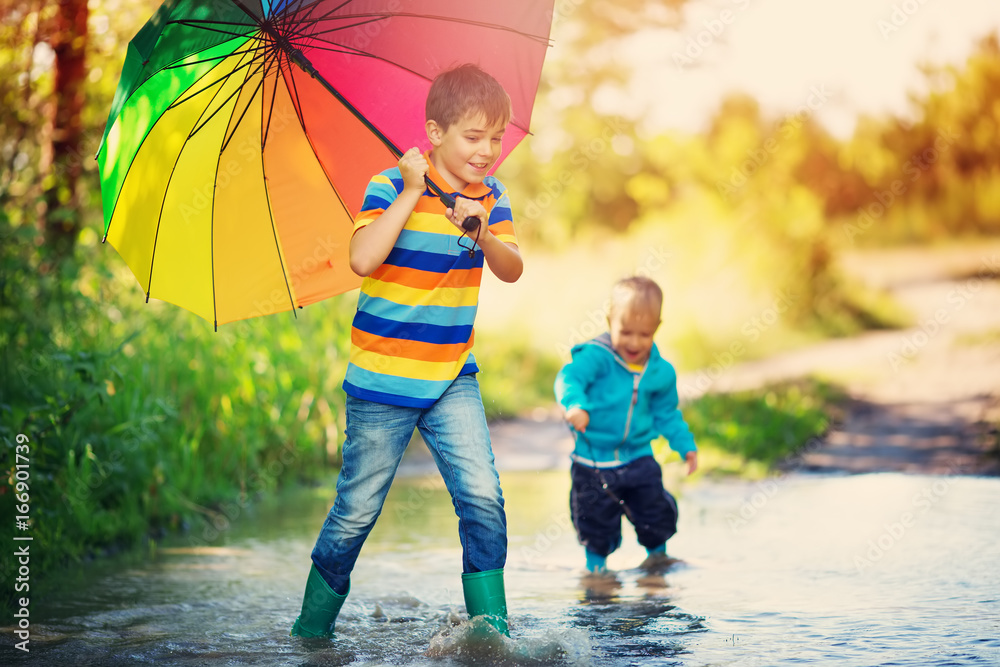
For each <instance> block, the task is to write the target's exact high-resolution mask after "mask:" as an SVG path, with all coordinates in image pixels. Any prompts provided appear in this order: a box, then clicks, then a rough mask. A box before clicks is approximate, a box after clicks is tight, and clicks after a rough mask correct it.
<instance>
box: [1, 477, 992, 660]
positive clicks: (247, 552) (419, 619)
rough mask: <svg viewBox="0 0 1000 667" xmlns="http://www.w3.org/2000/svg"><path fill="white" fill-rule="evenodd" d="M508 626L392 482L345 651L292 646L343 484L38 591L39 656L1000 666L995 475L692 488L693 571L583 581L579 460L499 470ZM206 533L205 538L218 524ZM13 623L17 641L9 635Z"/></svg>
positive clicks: (429, 489)
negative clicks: (475, 600)
mask: <svg viewBox="0 0 1000 667" xmlns="http://www.w3.org/2000/svg"><path fill="white" fill-rule="evenodd" d="M501 476H502V482H503V486H504V491H505V496H506V498H507V509H508V523H509V526H510V540H509V542H510V547H509V557H508V565H507V569H506V588H507V596H508V606H509V609H510V614H511V616H510V625H511V635H512V638H510V639H507V638H503V637H500V636H498V635H496V634H495V633H494V634H492V635H491V634H490V631H489V629H487V626H482V625H477V621H473V622H472V623H470V622H469V620H468V618H467V617H466V615H465V610H464V605H463V599H462V590H461V579H460V576H461V551H460V548H459V544H458V537H457V531H456V525H457V520H456V519H455V516H454V513H453V510H452V507H451V502H450V499H449V498H448V495H447V492H446V491H445V490H444V487H443V485H442V484H441V482H440V479H439V478H438V477H437V475H436V474H435V473H428V474H418V475H415V476H410V477H404V478H399V479H397V481H396V483H395V484H394V487H393V490H392V492H391V493H390V498H389V502H388V503H387V505H386V508H385V511H384V512H383V515H382V517H381V518H380V520H379V523H378V524H377V526H376V528H375V530H374V531H373V533H372V536H371V538H370V539H369V541H368V543H367V544H366V545H365V548H364V551H363V552H362V555H361V559H360V561H359V564H358V567H357V569H356V570H355V573H354V576H353V579H352V591H351V595H350V597H349V598H348V600H347V603H346V604H345V606H344V609H343V611H342V613H341V615H340V618H339V619H338V622H337V636H336V639H335V640H334V641H327V640H304V639H300V638H290V637H289V636H288V630H289V628H290V626H291V624H292V621H293V620H294V618H295V616H296V614H297V612H298V608H299V603H300V601H301V593H302V587H303V586H304V582H305V577H306V574H307V571H308V568H309V552H310V550H311V549H312V543H313V540H314V538H315V534H316V531H317V530H318V529H319V526H320V524H321V522H322V520H323V517H324V516H325V514H326V511H327V509H328V506H329V504H330V502H331V501H332V497H333V492H332V490H329V489H327V490H313V491H309V492H298V493H296V494H292V495H286V496H284V497H282V498H281V499H279V500H276V501H273V502H267V503H265V502H263V501H261V502H257V503H255V504H254V505H253V506H251V507H250V508H248V511H247V512H246V513H245V514H244V515H243V516H241V517H240V519H239V520H238V521H235V522H233V523H232V524H231V525H229V526H227V527H224V529H222V530H216V531H215V535H214V536H213V537H212V539H211V540H207V539H204V536H203V534H202V533H201V532H200V530H199V529H195V530H194V531H192V533H191V535H188V536H186V537H183V538H179V539H176V540H173V541H171V542H170V543H169V544H164V545H161V546H160V547H159V548H158V549H157V550H156V552H155V553H154V554H153V555H152V556H150V557H146V556H144V557H136V556H132V557H129V558H119V559H115V560H110V561H104V562H99V563H95V564H92V565H90V566H87V567H86V568H84V569H83V570H81V571H80V572H78V573H74V574H72V575H67V576H65V577H63V578H60V579H59V581H55V578H54V577H52V576H51V575H50V577H49V580H48V581H47V582H46V588H47V589H48V590H47V593H46V595H45V596H44V598H43V599H41V600H38V601H37V603H36V602H35V601H34V600H33V607H32V610H31V613H32V626H31V627H32V635H31V643H30V648H31V652H30V654H24V653H22V652H21V651H17V650H15V649H14V648H13V647H12V643H13V641H8V642H5V643H4V645H3V646H2V647H0V663H2V664H5V665H7V664H22V663H23V664H44V665H60V664H72V665H134V664H163V665H437V666H452V665H599V666H600V667H618V666H624V665H637V664H642V665H792V664H795V665H799V664H816V665H827V664H833V663H836V664H837V665H838V667H848V666H851V665H877V664H893V665H921V666H926V665H994V664H1000V540H998V539H997V536H998V535H1000V512H997V511H996V502H997V499H998V498H1000V479H995V478H974V477H935V476H906V475H900V474H877V475H858V476H807V475H790V476H787V477H783V478H778V479H774V480H769V481H764V482H750V483H748V482H732V481H730V482H710V481H702V482H700V483H698V484H687V485H686V486H685V487H684V488H683V489H682V492H681V493H680V494H679V503H680V511H681V521H680V531H679V533H678V535H677V536H676V537H675V538H674V539H673V540H671V542H670V544H669V548H670V553H671V554H672V555H673V556H674V557H676V558H679V559H680V561H679V562H677V563H675V564H674V565H673V566H671V567H670V568H668V569H667V570H666V571H665V572H647V571H645V570H643V569H641V568H640V567H639V564H640V563H641V562H642V560H643V558H644V556H645V552H644V551H643V550H642V549H641V547H639V546H638V545H637V544H635V543H634V533H632V532H631V531H630V530H629V529H626V531H625V544H624V545H623V547H622V549H621V550H620V551H618V552H616V553H614V554H612V556H611V557H610V558H609V561H608V564H609V567H611V568H612V570H613V572H612V573H611V575H610V576H607V577H594V576H586V575H584V573H583V571H582V568H581V566H582V556H583V554H582V550H581V548H580V547H579V546H578V545H577V544H576V538H575V535H574V532H573V528H572V525H571V524H570V522H569V515H568V506H567V499H568V491H569V481H568V475H567V473H566V471H545V472H530V471H511V472H503V473H502V474H501ZM206 534H207V533H206ZM3 632H4V634H5V635H6V636H8V637H11V638H12V637H13V633H12V630H11V628H6V629H4V631H3Z"/></svg>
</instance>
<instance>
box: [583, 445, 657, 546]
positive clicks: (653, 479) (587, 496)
mask: <svg viewBox="0 0 1000 667" xmlns="http://www.w3.org/2000/svg"><path fill="white" fill-rule="evenodd" d="M570 475H571V478H572V482H573V484H572V488H571V490H570V494H569V507H570V514H571V516H572V517H573V526H574V527H575V528H576V535H577V538H578V539H579V540H580V544H582V545H583V546H585V547H586V548H587V549H588V550H590V551H592V552H594V553H596V554H599V555H601V556H607V555H608V554H610V553H611V552H612V551H614V550H615V549H617V548H618V547H619V546H620V545H621V543H622V515H623V514H624V515H625V517H626V518H627V519H628V520H629V521H630V522H631V523H632V525H633V526H635V533H636V536H637V537H638V538H639V544H641V545H642V546H644V547H646V548H647V549H652V548H654V547H658V546H660V545H661V544H663V543H664V542H666V541H667V540H668V539H670V538H671V537H672V536H673V535H674V533H676V532H677V501H676V500H674V497H673V496H672V495H670V493H669V492H668V491H667V490H666V489H664V488H663V473H662V471H661V470H660V466H659V464H658V463H657V462H656V460H655V459H654V458H653V457H652V456H644V457H642V458H639V459H636V460H635V461H632V462H630V463H626V464H625V465H622V466H618V467H615V468H591V467H589V466H585V465H582V464H579V463H576V462H574V463H573V466H572V468H571V470H570ZM605 484H606V485H607V488H606V489H605V488H604V485H605Z"/></svg>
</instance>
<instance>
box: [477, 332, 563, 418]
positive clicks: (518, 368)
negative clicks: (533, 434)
mask: <svg viewBox="0 0 1000 667" xmlns="http://www.w3.org/2000/svg"><path fill="white" fill-rule="evenodd" d="M475 354H476V360H477V361H478V363H479V367H480V370H481V371H482V372H481V373H480V374H479V378H478V379H479V386H480V390H481V392H482V395H483V407H485V408H486V418H487V419H488V420H494V419H504V418H511V417H516V416H518V415H520V414H523V413H524V412H525V411H526V410H529V409H531V408H533V407H536V406H539V405H546V404H548V403H551V401H552V384H553V383H554V382H555V379H556V373H557V372H559V369H560V368H561V367H562V364H560V363H559V360H558V359H557V358H556V357H555V356H554V355H546V354H543V353H541V352H539V351H538V350H536V349H535V348H534V347H532V346H531V345H530V344H529V343H527V342H522V341H518V340H517V339H515V338H511V337H503V338H501V337H497V336H488V335H481V334H479V333H477V334H476V348H475Z"/></svg>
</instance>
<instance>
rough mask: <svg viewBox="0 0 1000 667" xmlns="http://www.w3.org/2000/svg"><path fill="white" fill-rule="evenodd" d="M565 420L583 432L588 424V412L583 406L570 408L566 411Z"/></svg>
mask: <svg viewBox="0 0 1000 667" xmlns="http://www.w3.org/2000/svg"><path fill="white" fill-rule="evenodd" d="M566 421H568V422H569V424H570V426H572V427H573V428H575V429H576V430H577V431H579V432H580V433H585V432H586V431H587V425H588V424H590V414H589V413H588V412H587V411H586V410H584V409H583V408H570V409H569V410H567V411H566Z"/></svg>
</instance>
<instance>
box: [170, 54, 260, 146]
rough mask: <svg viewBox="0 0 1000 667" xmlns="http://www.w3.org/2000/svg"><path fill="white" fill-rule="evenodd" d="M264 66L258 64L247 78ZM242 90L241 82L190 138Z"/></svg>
mask: <svg viewBox="0 0 1000 667" xmlns="http://www.w3.org/2000/svg"><path fill="white" fill-rule="evenodd" d="M263 67H264V64H259V65H258V66H257V69H256V70H254V71H253V72H252V73H250V74H249V75H248V76H247V77H246V79H249V78H250V77H251V76H254V75H255V74H257V72H259V71H260V70H261V68H263ZM233 71H234V73H235V70H233ZM246 79H244V81H246ZM242 90H243V84H242V83H241V84H240V85H239V86H237V87H236V90H234V91H233V92H231V93H230V94H229V96H228V97H226V99H224V100H223V101H222V104H220V105H218V106H217V107H216V109H215V111H213V112H212V113H211V114H210V115H209V116H208V118H206V119H205V120H204V121H202V122H201V123H200V124H199V125H198V126H197V127H196V128H194V130H192V131H191V134H189V135H188V138H189V139H190V138H191V137H193V136H194V135H196V134H198V132H199V130H201V128H203V127H205V125H206V124H208V122H209V121H210V120H212V119H213V118H214V117H215V115H216V114H217V113H219V112H220V111H222V109H223V108H225V106H226V105H227V104H228V103H229V100H231V99H233V97H235V96H236V95H239V94H240V92H241V91H242Z"/></svg>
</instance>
